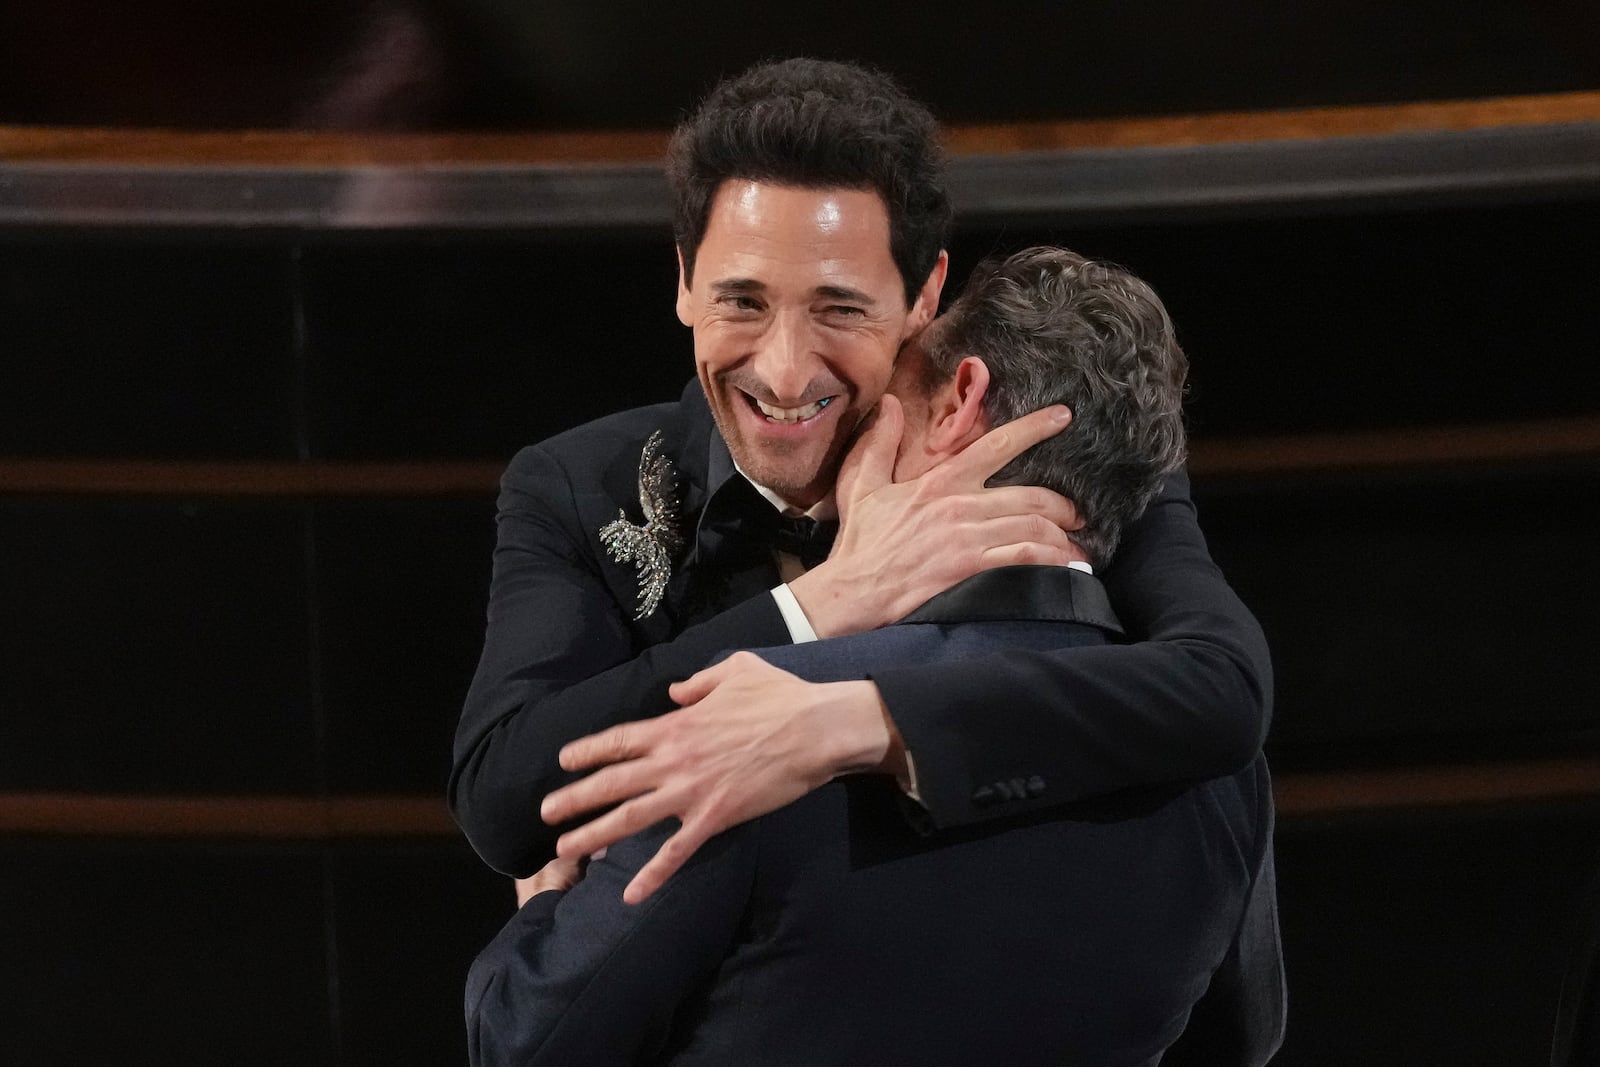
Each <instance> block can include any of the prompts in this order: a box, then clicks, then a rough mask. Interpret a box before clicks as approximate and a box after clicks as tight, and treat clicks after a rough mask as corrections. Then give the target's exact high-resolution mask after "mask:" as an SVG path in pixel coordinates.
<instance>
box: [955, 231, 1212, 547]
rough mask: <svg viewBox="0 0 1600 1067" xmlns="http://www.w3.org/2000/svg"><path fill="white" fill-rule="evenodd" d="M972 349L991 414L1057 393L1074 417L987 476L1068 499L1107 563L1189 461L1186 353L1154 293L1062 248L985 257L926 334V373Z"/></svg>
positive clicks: (1014, 414) (1032, 405) (1088, 543)
mask: <svg viewBox="0 0 1600 1067" xmlns="http://www.w3.org/2000/svg"><path fill="white" fill-rule="evenodd" d="M964 356H977V357H978V358H979V359H981V360H983V362H984V364H985V365H986V366H987V367H988V369H989V389H988V392H987V394H986V395H985V398H984V411H985V414H987V415H988V417H989V421H990V423H991V424H992V425H995V426H999V425H1001V424H1002V423H1006V422H1010V421H1011V420H1012V419H1015V418H1018V417H1020V416H1022V415H1025V414H1027V413H1028V412H1030V411H1036V410H1038V409H1039V408H1042V407H1045V406H1047V405H1050V404H1066V405H1067V406H1068V407H1070V408H1071V409H1072V423H1071V425H1069V426H1068V427H1067V428H1066V429H1065V430H1063V431H1062V432H1061V433H1059V434H1057V435H1056V436H1055V437H1052V438H1050V439H1048V440H1046V441H1044V442H1042V443H1040V444H1038V445H1035V446H1034V447H1033V448H1031V449H1029V450H1028V451H1027V452H1024V453H1023V454H1022V455H1021V456H1019V457H1017V459H1015V460H1013V461H1012V462H1011V463H1010V464H1008V465H1007V466H1006V467H1005V468H1004V469H1003V470H1001V471H1000V473H999V474H997V475H996V476H995V478H994V479H993V483H994V484H1011V485H1042V486H1045V487H1047V488H1050V489H1054V490H1055V491H1056V492H1058V493H1060V494H1062V495H1063V496H1066V497H1069V498H1071V499H1072V500H1073V501H1074V502H1075V503H1076V504H1077V506H1078V513H1079V515H1080V517H1081V518H1082V519H1083V520H1084V523H1085V525H1084V528H1083V529H1082V530H1080V531H1079V532H1078V533H1077V534H1075V535H1074V536H1075V537H1076V539H1077V540H1078V541H1079V543H1080V544H1081V545H1082V546H1083V548H1084V549H1085V551H1087V552H1088V553H1089V556H1090V558H1091V559H1092V560H1093V561H1094V563H1095V564H1096V565H1103V564H1104V563H1105V562H1106V561H1107V560H1108V559H1109V557H1110V556H1111V553H1112V552H1113V551H1114V550H1115V549H1116V546H1117V543H1118V542H1119V541H1120V540H1121V537H1122V531H1123V529H1124V528H1125V527H1126V526H1127V524H1128V523H1130V522H1132V521H1133V520H1134V519H1136V518H1138V517H1139V515H1140V514H1141V513H1142V512H1143V511H1144V509H1145V507H1146V506H1147V505H1148V504H1149V503H1150V500H1151V499H1152V498H1153V497H1154V496H1155V494H1156V493H1157V492H1158V491H1159V490H1160V488H1161V483H1162V480H1163V479H1164V478H1165V476H1166V475H1167V474H1169V473H1170V472H1172V471H1174V470H1176V469H1178V468H1179V467H1180V466H1182V464H1183V461H1184V454H1185V452H1184V449H1185V445H1184V429H1183V389H1184V380H1185V378H1186V377H1187V375H1188V370H1189V361H1188V359H1187V358H1186V357H1185V356H1184V354H1183V350H1182V349H1181V348H1179V347H1178V342H1177V338H1176V336H1175V334H1174V332H1173V328H1172V320H1171V319H1170V318H1169V317H1168V316H1167V310H1166V308H1165V307H1163V306H1162V304H1161V300H1160V298H1159V297H1157V296H1156V294H1155V291H1154V290H1152V289H1151V288H1150V287H1149V286H1148V285H1146V284H1145V283H1144V282H1142V281H1140V280H1139V279H1138V278H1136V277H1134V276H1133V275H1132V274H1129V273H1128V272H1127V271H1125V270H1122V269H1121V268H1119V267H1115V266H1111V265H1109V264H1105V263H1097V262H1095V261H1093V260H1089V259H1085V258H1084V257H1083V256H1080V255H1078V254H1077V253H1075V252H1069V251H1067V250H1065V249H1061V248H1030V249H1028V250H1026V251H1024V252H1019V253H1017V254H1016V255H1014V256H1011V257H1009V258H1007V259H1004V260H999V259H991V260H985V261H984V262H983V263H981V264H979V265H978V268H977V269H976V270H974V271H973V273H972V277H971V279H970V280H969V281H968V282H967V286H966V289H965V290H963V292H962V294H961V297H960V299H958V300H957V301H956V302H955V303H954V304H952V305H951V307H950V310H949V311H947V312H946V313H945V314H944V316H943V317H942V318H941V319H940V320H939V325H938V326H937V328H936V329H934V330H933V332H932V333H931V334H930V336H929V341H928V346H927V359H928V367H927V374H928V378H929V381H928V382H926V383H925V384H926V385H928V386H929V387H930V388H931V387H933V386H937V385H939V384H941V383H943V382H946V381H949V379H950V377H951V375H953V374H954V373H955V369H956V367H957V365H958V364H959V363H960V362H961V359H962V358H963V357H964Z"/></svg>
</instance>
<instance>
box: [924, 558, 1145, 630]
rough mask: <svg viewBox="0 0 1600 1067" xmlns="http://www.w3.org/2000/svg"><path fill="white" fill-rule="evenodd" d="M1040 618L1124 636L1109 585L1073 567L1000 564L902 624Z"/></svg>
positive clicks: (954, 589)
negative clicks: (1071, 623)
mask: <svg viewBox="0 0 1600 1067" xmlns="http://www.w3.org/2000/svg"><path fill="white" fill-rule="evenodd" d="M995 619H1036V620H1041V621H1049V622H1080V623H1084V624H1086V625H1089V626H1097V627H1099V628H1100V629H1102V630H1105V631H1107V632H1108V633H1113V634H1117V635H1119V636H1120V635H1121V634H1122V632H1123V630H1122V623H1121V622H1120V621H1119V620H1118V619H1117V613H1116V612H1115V611H1113V610H1112V608H1111V600H1110V598H1108V597H1107V596H1106V590H1105V586H1103V585H1101V584H1100V580H1099V579H1098V578H1096V577H1095V576H1094V575H1092V574H1085V573H1083V572H1082V571H1078V570H1073V569H1072V568H1070V567H998V568H996V569H994V570H992V571H983V572H982V573H980V574H975V575H973V576H972V577H971V578H968V579H967V580H966V581H964V582H961V583H960V584H959V585H956V586H955V587H954V588H951V589H947V590H945V591H944V592H942V593H940V594H939V595H938V596H935V597H934V598H933V599H932V600H929V601H928V602H927V603H926V604H923V605H922V606H921V607H920V608H918V609H916V610H915V611H913V612H912V613H911V614H910V615H907V616H906V617H905V618H904V619H902V620H900V621H901V622H983V621H985V620H995Z"/></svg>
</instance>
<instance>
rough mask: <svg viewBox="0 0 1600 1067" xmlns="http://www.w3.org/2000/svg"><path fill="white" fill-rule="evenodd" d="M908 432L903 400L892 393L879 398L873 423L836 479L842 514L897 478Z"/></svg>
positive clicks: (837, 498) (837, 495) (862, 435)
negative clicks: (902, 442)
mask: <svg viewBox="0 0 1600 1067" xmlns="http://www.w3.org/2000/svg"><path fill="white" fill-rule="evenodd" d="M904 432H905V412H904V411H903V410H902V409H901V407H900V401H899V400H897V399H895V397H893V396H891V395H890V394H888V393H885V394H884V395H883V398H882V399H881V400H879V401H878V409H877V411H876V413H875V414H874V415H873V417H872V422H871V424H870V425H868V426H867V428H866V430H865V431H864V432H863V433H862V434H861V437H860V438H859V439H858V440H857V441H856V443H855V444H854V445H852V446H851V447H850V453H849V455H847V456H846V457H845V461H844V464H843V465H842V467H841V468H840V470H839V477H838V478H837V479H836V480H835V482H834V498H835V500H837V501H838V507H839V517H840V520H841V521H843V520H845V519H846V518H847V517H848V514H849V511H850V505H851V504H852V503H853V502H855V501H857V500H859V499H861V498H862V497H864V496H866V495H867V494H868V493H871V492H873V491H874V490H876V489H881V488H882V487H884V486H885V485H888V484H889V482H891V481H892V480H893V479H894V461H895V457H896V456H897V455H899V453H900V438H901V435H902V434H903V433H904Z"/></svg>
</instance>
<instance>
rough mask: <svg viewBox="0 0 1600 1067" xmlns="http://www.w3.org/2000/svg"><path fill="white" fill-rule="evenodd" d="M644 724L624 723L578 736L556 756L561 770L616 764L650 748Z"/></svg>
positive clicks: (648, 730) (645, 723)
mask: <svg viewBox="0 0 1600 1067" xmlns="http://www.w3.org/2000/svg"><path fill="white" fill-rule="evenodd" d="M649 733H650V724H649V723H648V722H625V723H623V724H622V725H620V726H613V727H611V729H609V730H602V731H600V732H599V733H597V734H590V735H589V736H588V737H580V738H578V739H577V740H576V741H574V742H572V743H571V744H570V745H567V746H565V747H564V748H562V750H561V752H560V754H559V755H558V756H557V757H556V758H557V759H558V760H559V761H560V763H561V769H562V770H567V771H581V770H586V769H588V768H590V767H598V766H600V765H601V764H605V763H620V762H621V761H623V760H629V759H634V758H635V757H637V756H640V755H643V754H644V752H645V751H646V750H647V749H648V748H649V747H650V738H649Z"/></svg>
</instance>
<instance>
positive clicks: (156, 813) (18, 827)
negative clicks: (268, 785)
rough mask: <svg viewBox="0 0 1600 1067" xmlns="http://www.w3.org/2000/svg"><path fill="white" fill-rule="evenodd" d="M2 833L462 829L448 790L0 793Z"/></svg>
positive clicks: (355, 833) (280, 836) (299, 833)
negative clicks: (320, 795) (324, 794)
mask: <svg viewBox="0 0 1600 1067" xmlns="http://www.w3.org/2000/svg"><path fill="white" fill-rule="evenodd" d="M0 833H11V834H51V835H60V836H72V837H94V836H104V837H221V838H264V839H272V840H292V841H320V840H326V839H331V838H342V837H449V836H455V835H457V834H459V833H460V831H459V830H457V829H456V825H455V823H454V821H452V820H451V818H450V812H449V810H448V809H447V808H446V806H445V802H444V798H443V797H442V796H405V795H391V796H354V797H331V798H327V799H317V798H311V797H305V798H302V797H283V796H259V797H235V796H196V797H160V796H157V797H142V796H90V795H80V794H71V793H13V794H9V795H6V794H0Z"/></svg>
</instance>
